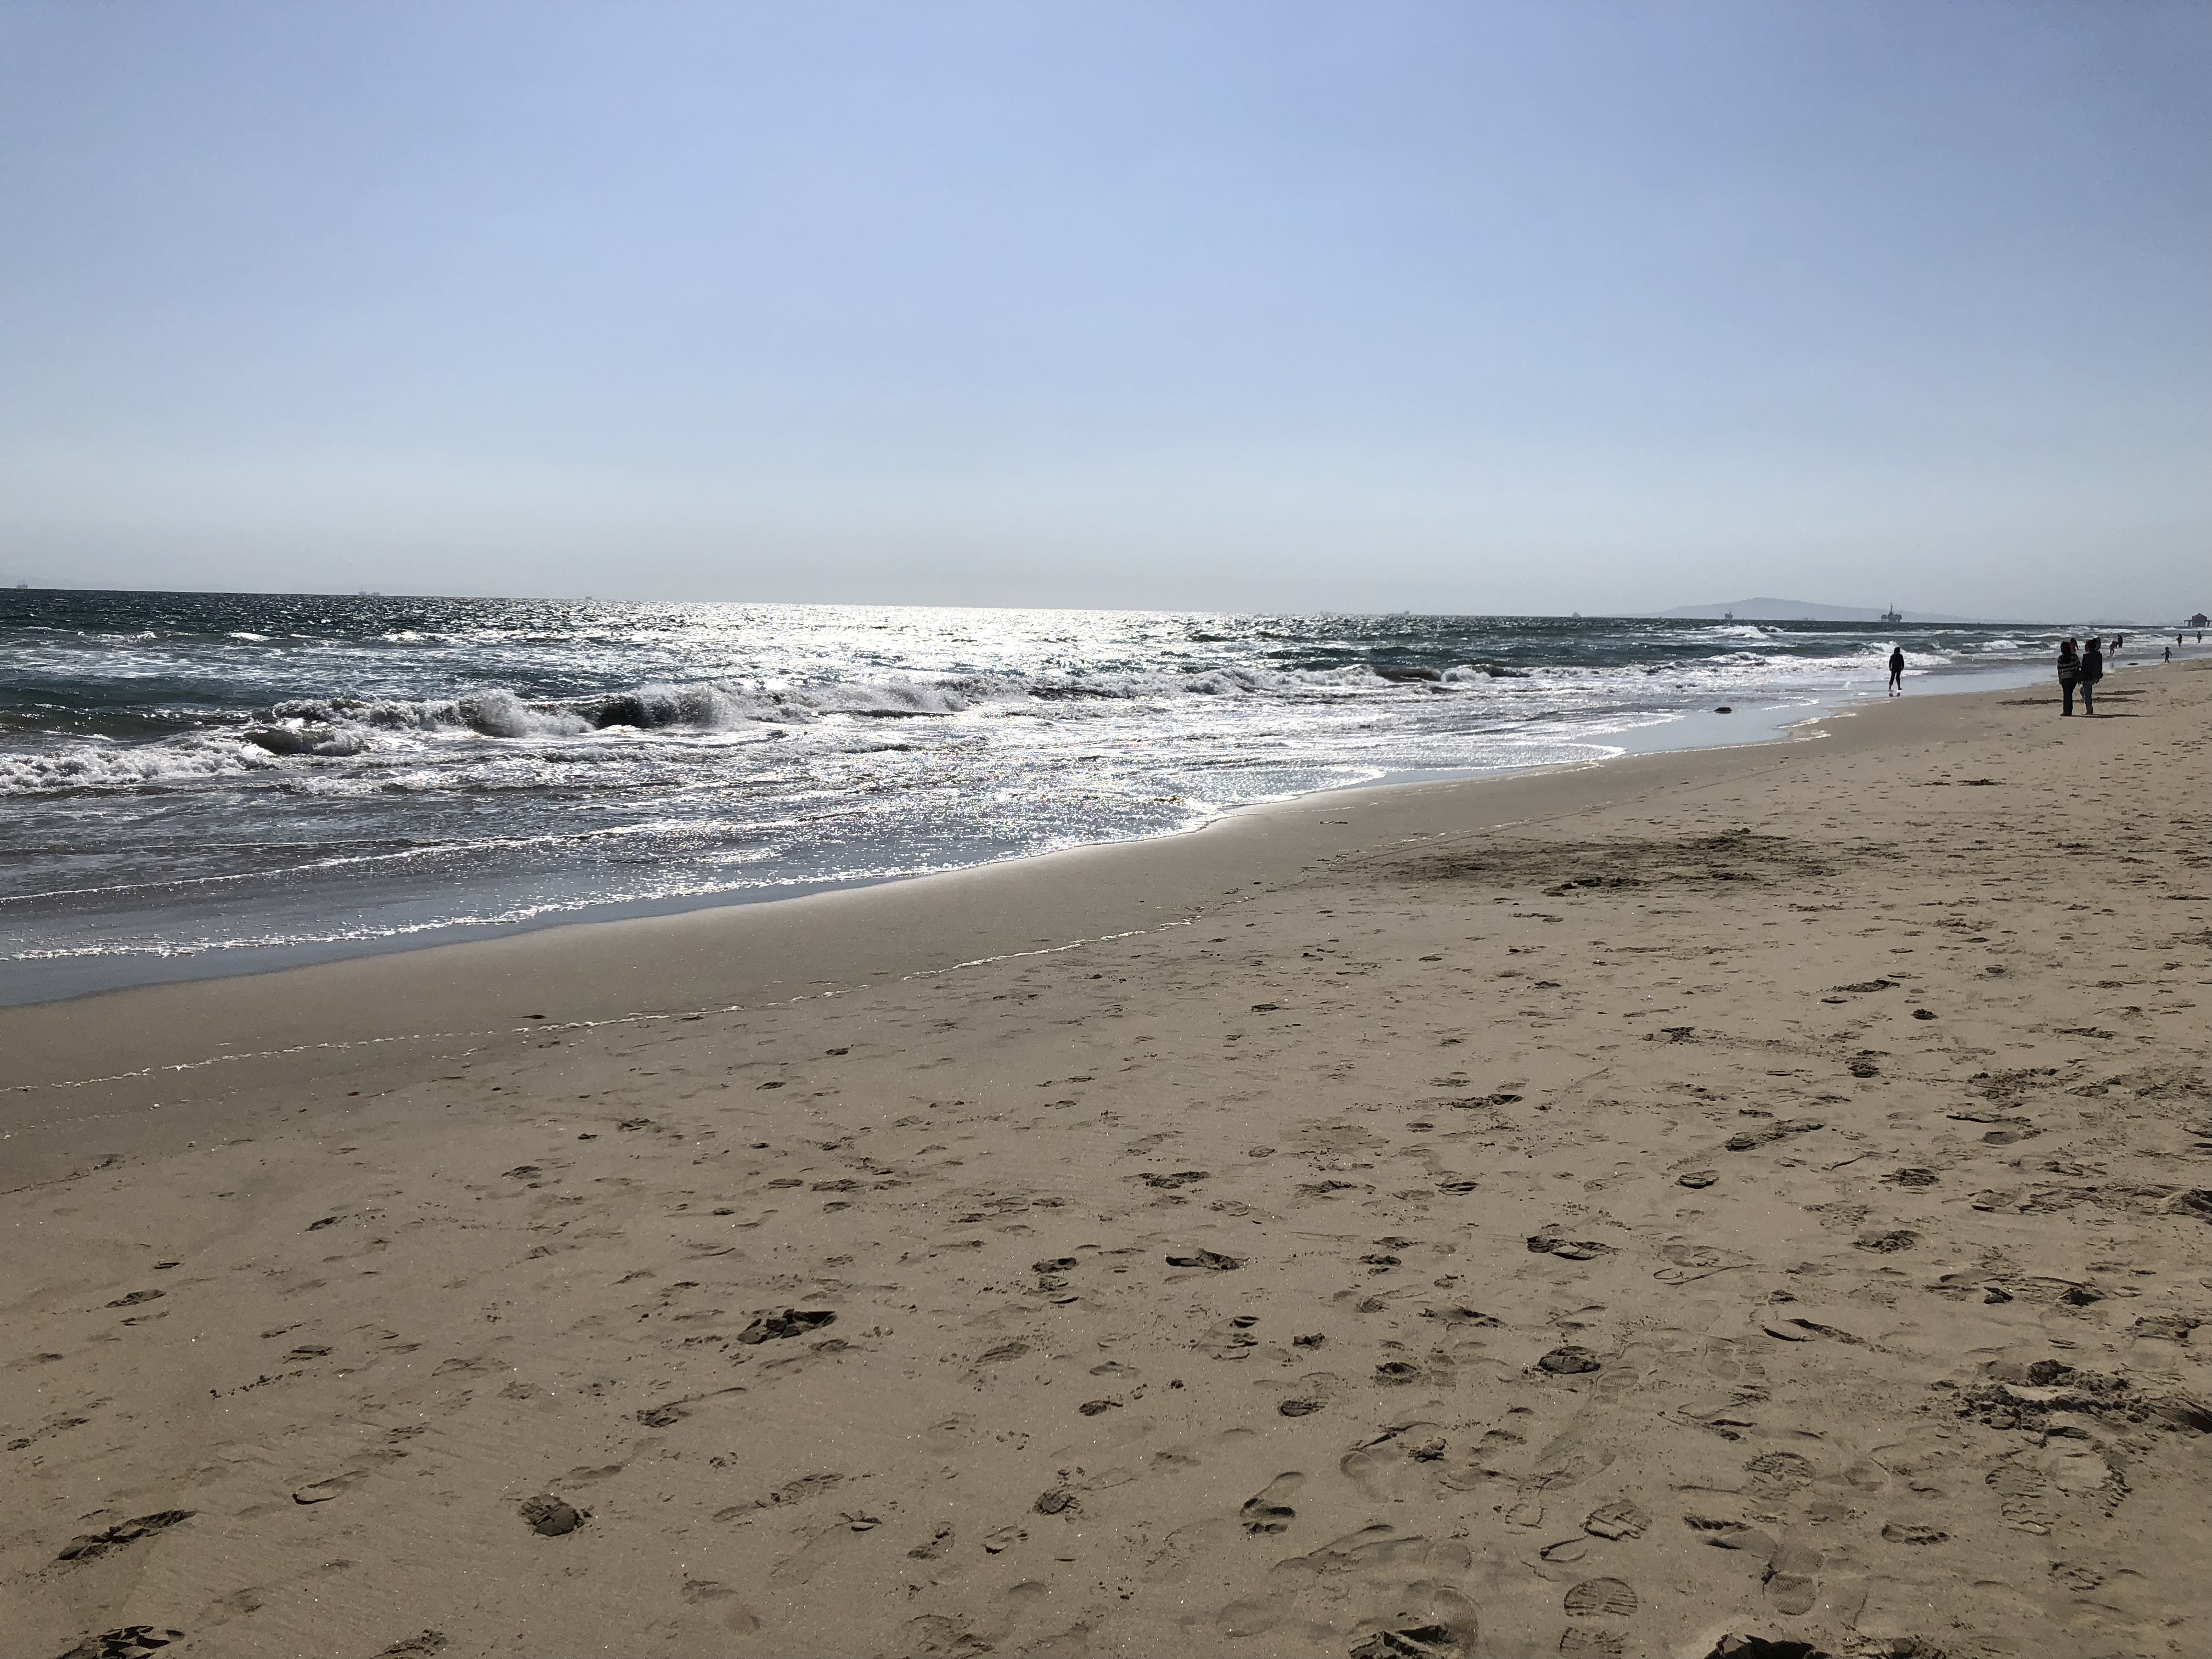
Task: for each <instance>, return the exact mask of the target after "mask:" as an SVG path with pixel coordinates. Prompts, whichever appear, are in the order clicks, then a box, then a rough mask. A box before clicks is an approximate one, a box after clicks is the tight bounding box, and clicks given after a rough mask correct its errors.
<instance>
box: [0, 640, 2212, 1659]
mask: <svg viewBox="0 0 2212 1659" xmlns="http://www.w3.org/2000/svg"><path fill="white" fill-rule="evenodd" d="M2205 667H2206V665H2204V664H2201V663H2191V664H2187V665H2173V666H2172V667H2171V668H2162V667H2159V666H2155V665H2151V666H2145V667H2143V668H2141V669H2130V670H2128V671H2125V672H2124V673H2120V674H2118V675H2116V676H2114V677H2113V678H2112V679H2109V680H2108V681H2107V682H2106V687H2105V689H2104V690H2103V695H2102V696H2100V699H2099V702H2100V709H2101V710H2103V711H2105V712H2102V713H2100V716H2099V717H2098V718H2097V719H2095V720H2084V719H2075V720H2061V719H2059V718H2057V707H2056V693H2055V690H2052V689H2043V688H2039V689H2037V690H2033V691H2002V692H1990V693H1973V694H1968V695H1960V696H1942V697H1907V698H1904V699H1901V700H1898V701H1894V702H1888V703H1880V702H1875V703H1869V704H1866V705H1863V706H1861V707H1859V708H1856V709H1854V710H1853V711H1851V712H1850V713H1847V714H1841V715H1838V716H1835V717H1832V718H1830V719H1828V720H1824V721H1822V722H1820V724H1819V725H1817V726H1813V727H1809V728H1807V729H1806V730H1804V731H1803V732H1801V734H1800V735H1799V736H1798V737H1797V738H1795V739H1793V740H1791V741H1788V742H1784V743H1778V744H1765V745H1759V746H1747V747H1741V748H1735V749H1728V750H1711V751H1705V752H1699V753H1692V754H1659V755H1648V756H1638V757H1626V758H1623V759H1621V760H1619V761H1616V762H1612V763H1606V764H1603V765H1599V766H1595V767H1589V768H1579V769H1571V770H1561V771H1553V772H1547V773H1541V774H1534V775H1528V776H1524V777H1520V778H1515V779H1508V780H1502V781H1468V782H1465V783H1456V784H1438V785H1429V786H1421V787H1406V788H1399V789H1390V790H1370V791H1365V792H1360V793H1345V794H1334V795H1325V796H1318V797H1308V798H1305V799H1300V800H1297V801H1294V802H1291V803H1288V804H1286V805H1280V806H1275V807H1268V808H1264V809H1258V810H1255V811H1248V812H1244V813H1240V814H1237V815H1236V816H1235V817H1232V818H1231V819H1230V820H1229V821H1227V822H1225V823H1222V824H1219V825H1217V826H1215V827H1213V828H1212V829H1207V830H1206V831H1204V832H1202V833H1200V834H1197V835H1194V836H1185V837H1182V838H1179V839H1176V840H1170V841H1164V842H1145V843H1139V844H1131V845H1122V846H1115V847H1106V848H1094V849H1090V850H1086V851H1084V852H1079V853H1072V854H1056V855H1053V856H1050V857H1047V858H1041V859H1033V860H1024V861H1020V862H1017V863H1012V864H1007V865H1003V866H994V867H992V868H989V869H986V870H982V871H977V872H969V873H966V874H962V875H957V876H946V877H937V878H927V879H922V880H917V881H911V882H904V883H898V884H891V885H888V886H884V887H879V888H875V889H868V890H857V891H848V892H841V893H833V894H828V895H823V896H816V897H811V898H807V899H803V900H797V901H793V902H787V903H782V904H775V905H762V906H754V907H746V908H730V909H722V910H710V911H698V912H693V913H690V914H686V915H678V916H672V917H667V918H663V919H659V920H653V921H629V922H620V923H610V924H606V925H604V926H598V927H573V928H566V929H562V930H557V931H555V932H550V933H539V934H534V935H530V936H526V937H523V938H519V939H507V940H502V941H499V942H495V943H486V944H480V945H459V946H453V947H447V948H441V949H439V950H435V951H420V952H414V953H406V954H398V955H390V956H383V957H370V958H366V959H362V960H357V961H352V962H344V963H333V964H330V965H327V966H322V967H315V968H307V969H294V970H289V971H287V972H284V973H282V974H276V975H264V976H258V977H243V978H234V979H228V980H222V981H204V982H200V983H195V984H185V985H173V986H164V987H149V988H145V989H140V990H132V991H124V992H117V993H112V994H104V995H100V996H96V997H90V998H85V999H82V1000H76V1001H72V1002H68V1003H59V1004H48V1005H42V1006H29V1007H23V1008H17V1009H11V1010H7V1011H0V1085H5V1089H4V1092H0V1134H4V1137H5V1138H4V1139H0V1187H4V1188H6V1191H5V1193H4V1197H0V1203H4V1210H0V1225H4V1229H5V1231H4V1237H5V1238H6V1240H7V1241H8V1260H9V1267H10V1272H9V1282H8V1286H7V1289H6V1291H5V1293H4V1307H5V1331H6V1341H5V1345H4V1349H3V1350H0V1441H4V1444H5V1452H4V1457H5V1460H6V1462H5V1464H4V1467H5V1468H6V1470H7V1474H8V1482H7V1489H8V1491H9V1494H10V1498H11V1501H10V1502H9V1504H7V1506H6V1513H5V1518H4V1522H0V1631H5V1632H6V1633H7V1634H6V1639H5V1643H4V1650H5V1653H6V1654H7V1655H8V1656H11V1659H12V1656H23V1659H60V1656H133V1659H135V1656H141V1655H144V1654H149V1653H153V1652H155V1651H159V1652H161V1653H162V1654H164V1655H165V1656H166V1655H176V1656H185V1655H196V1656H210V1659H214V1656H221V1659H263V1656H278V1655H287V1656H328V1659H372V1656H398V1655H431V1654H441V1653H442V1654H446V1655H449V1656H453V1659H461V1656H477V1655H483V1656H492V1655H500V1656H506V1655H518V1656H520V1655H528V1656H538V1659H566V1656H582V1655H593V1654H621V1655H625V1656H635V1655H638V1654H659V1655H666V1656H669V1659H692V1656H710V1655H711V1656H726V1655H738V1656H751V1655H760V1656H769V1655H775V1656H817V1655H819V1656H884V1659H923V1656H972V1655H981V1654H984V1653H993V1654H1000V1655H1010V1656H1011V1655H1021V1656H1036V1659H1046V1656H1050V1659H1077V1656H1101V1659H1103V1656H1131V1659H1158V1656H1167V1655H1172V1654H1188V1653H1203V1654H1209V1655H1213V1654H1219V1655H1251V1656H1277V1655H1283V1656H1305V1655H1312V1656H1357V1659H1382V1656H1399V1659H1407V1656H1436V1659H1443V1656H1460V1659H1469V1656H1478V1655H1479V1656H1486V1659H1492V1656H1494V1659H1509V1656H1522V1655H1532V1656H1533V1655H1539V1654H1552V1653H1563V1654H1567V1655H1579V1656H1615V1655H1618V1656H1624V1659H1641V1656H1648V1659H1705V1656H1707V1655H1708V1654H1711V1653H1713V1652H1714V1651H1716V1650H1717V1648H1718V1649H1719V1650H1723V1651H1726V1650H1728V1648H1727V1644H1728V1642H1729V1640H1730V1639H1732V1638H1753V1640H1752V1641H1751V1642H1750V1644H1749V1645H1747V1646H1745V1647H1743V1648H1742V1649H1741V1652H1742V1653H1744V1654H1746V1655H1748V1656H1752V1659H1757V1656H1760V1655H1790V1656H1805V1655H1810V1654H1827V1655H1832V1656H1836V1659H1845V1656H1863V1655H1864V1656H1871V1655H1882V1656H1914V1659H1936V1656H1949V1659H1969V1656H1972V1659H1983V1656H1989V1659H1996V1656H2054V1659H2055V1656H2080V1659H2128V1656H2151V1655H2157V1656H2166V1655H2173V1656H2190V1655H2201V1654H2203V1653H2206V1652H2212V1588H2208V1585H2207V1583H2206V1580H2205V1577H2204V1573H2203V1563H2204V1562H2205V1560H2206V1559H2212V1516H2208V1507H2207V1504H2206V1503H2205V1498H2204V1493H2205V1491H2206V1489H2207V1488H2206V1482H2207V1479H2208V1476H2212V1386H2208V1380H2207V1379H2206V1378H2205V1376H2203V1370H2202V1367H2203V1358H2204V1349H2205V1346H2206V1344H2203V1343H2199V1342H2197V1341H2196V1340H2194V1338H2193V1336H2192V1332H2193V1331H2194V1330H2195V1329H2197V1328H2200V1322H2212V1263H2208V1246H2212V1190H2208V1189H2212V1171H2208V1170H2207V1168H2206V1164H2205V1159H2206V1158H2207V1157H2208V1156H2212V1081H2208V1076H2207V1072H2208V1060H2207V1053H2206V1048H2207V1039H2206V1033H2207V1031H2208V1030H2212V1018H2208V1013H2207V1008H2208V1006H2212V1004H2208V996H2207V988H2206V987H2208V986H2212V853H2208V849H2212V806H2208V804H2207V803H2208V800H2212V793H2208V791H2212V763H2208V753H2207V745H2206V738H2205V733H2206V731H2207V721H2208V718H2212V673H2208V672H2205V671H2203V670H2204V668H2205ZM2206 1343H2212V1336H2209V1337H2208V1338H2207V1339H2206ZM1762 1642H1763V1643H1766V1644H1771V1645H1765V1646H1762V1645H1759V1644H1760V1643H1762ZM1790 1644H1802V1645H1798V1646H1792V1645H1790Z"/></svg>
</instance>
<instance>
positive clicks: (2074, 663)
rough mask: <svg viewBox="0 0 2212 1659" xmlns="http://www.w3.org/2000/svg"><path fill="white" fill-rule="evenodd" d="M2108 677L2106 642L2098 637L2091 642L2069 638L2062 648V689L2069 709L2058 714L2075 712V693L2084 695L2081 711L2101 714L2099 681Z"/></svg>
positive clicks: (2060, 679) (2059, 687) (2060, 660)
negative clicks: (2098, 706) (2098, 709)
mask: <svg viewBox="0 0 2212 1659" xmlns="http://www.w3.org/2000/svg"><path fill="white" fill-rule="evenodd" d="M2102 678H2105V642H2104V641H2102V640H2100V639H2099V638H2098V637H2097V636H2096V635H2094V634H2092V635H2090V636H2089V643H2088V644H2087V645H2083V644H2082V643H2081V641H2078V640H2075V639H2071V638H2069V639H2068V640H2066V641H2063V643H2062V644H2061V645H2060V646H2059V647H2058V690H2059V694H2060V696H2062V697H2063V699H2064V702H2065V706H2064V707H2063V708H2061V709H2060V710H2059V711H2058V712H2059V713H2060V714H2072V713H2073V712H2074V694H2075V692H2076V691H2079V692H2080V693H2081V712H2082V713H2083V714H2095V713H2096V712H2097V682H2098V681H2099V680H2101V679H2102Z"/></svg>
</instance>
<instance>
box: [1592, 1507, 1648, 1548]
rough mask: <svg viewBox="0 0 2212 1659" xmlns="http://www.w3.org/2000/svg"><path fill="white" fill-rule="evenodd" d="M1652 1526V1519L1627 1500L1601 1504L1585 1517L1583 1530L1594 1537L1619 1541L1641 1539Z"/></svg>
mask: <svg viewBox="0 0 2212 1659" xmlns="http://www.w3.org/2000/svg"><path fill="white" fill-rule="evenodd" d="M1650 1524H1651V1517H1650V1516H1648V1515H1646V1514H1645V1513H1644V1511H1643V1510H1640V1509H1638V1508H1637V1507H1636V1505H1635V1504H1631V1503H1628V1502H1626V1500H1622V1501H1619V1502H1615V1503H1611V1504H1599V1505H1598V1506H1597V1508H1595V1509H1594V1510H1591V1511H1590V1512H1589V1514H1588V1515H1586V1516H1583V1531H1584V1532H1586V1533H1589V1534H1591V1535H1592V1536H1593V1537H1596V1538H1607V1539H1612V1540H1614V1541H1620V1540H1622V1539H1628V1538H1641V1537H1643V1536H1644V1530H1645V1528H1648V1527H1650Z"/></svg>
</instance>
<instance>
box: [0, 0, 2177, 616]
mask: <svg viewBox="0 0 2212 1659" xmlns="http://www.w3.org/2000/svg"><path fill="white" fill-rule="evenodd" d="M2208 76H2212V8H2208V7H2206V6H2204V5H2203V4H2201V3H2197V0H2188V3H2178V0H2136V3H2130V4H2127V5H2096V6H2084V5H2080V4H2077V3H2073V0H2063V3H2062V0H2002V3H1982V0H1952V3H1947V4H1944V5H1942V6H1927V5H1925V4H1923V3H1918V0H1866V3H1854V4H1850V5H1821V6H1816V5H1806V4H1802V3H1799V0H1770V3H1754V0H1727V3H1718V0H1676V3H1669V4H1666V5H1652V6H1623V5H1619V4H1615V3H1597V0H1528V3H1513V0H1496V3H1486V4H1482V5H1467V4H1462V3H1447V0H1391V3H1386V4H1382V5H1361V6H1346V5H1343V4H1341V3H1334V0H1332V3H1327V4H1323V3H1310V0H1172V3H1169V0H1152V3H1148V0H1114V3H1110V4H1109V3H1103V0H1072V3H1066V4H1053V5H1026V4H1017V3H1012V0H1001V3H963V0H947V3H944V4H936V5H929V6H914V5H910V4H891V3H850V0H821V3H814V4H807V5H803V6H790V5H769V4H765V3H762V4H747V3H740V0H657V3H653V4H650V5H642V6H641V5H635V4H627V3H617V0H597V3H576V0H465V3H459V4H456V3H453V0H316V3H313V4H311V5H301V4H294V3H284V0H193V3H191V4H188V5H163V4H146V3H109V4H87V3H84V0H11V3H9V4H8V5H6V6H5V7H0V199H4V201H5V202H6V204H7V210H6V212H7V226H8V228H7V232H6V234H5V235H4V236H0V580H4V581H8V582H14V581H16V580H29V581H33V582H36V583H40V584H55V585H86V586H92V585H98V586H144V587H196V588H245V589H261V590H271V589H276V590H301V589H309V590H315V589H319V590H325V591H328V590H333V589H335V590H340V591H345V590H350V589H353V588H356V587H367V588H376V589H383V590H386V591H393V592H463V593H467V592H473V593H514V594H546V595H575V596H580V595H584V594H594V595H597V596H599V597H602V598H643V599H757V600H778V599H807V600H830V601H854V602H861V601H865V602H879V603H896V602H915V603H942V604H978V605H1092V606H1150V607H1203V608H1216V609H1236V610H1270V611H1304V610H1350V611H1399V610H1406V611H1421V612H1454V613H1468V612H1477V613H1500V612H1507V613H1511V612H1529V611H1555V612H1565V611H1585V612H1590V613H1593V614H1595V613H1600V612H1606V613H1620V612H1624V611H1652V610H1656V609H1657V608H1659V607H1662V606H1665V605H1671V604H1676V603H1679V602H1680V600H1681V599H1682V598H1683V596H1684V595H1685V594H1696V593H1714V592H1719V593H1726V592H1784V593H1789V592H1813V593H1822V594H1827V595H1831V596H1833V597H1835V598H1838V599H1866V600H1868V601H1869V602H1870V603H1871V604H1873V605H1875V607H1876V608H1877V611H1878V608H1879V607H1880V606H1881V605H1885V604H1887V603H1890V602H1891V601H1895V602H1896V603H1897V604H1899V605H1900V606H1901V607H1911V606H1919V607H1924V608H1927V609H1929V610H1939V611H1945V612H1950V613H1955V614H1959V615H1964V616H1997V617H2008V616H2016V615H2020V614H2021V613H2025V614H2027V615H2030V616H2036V617H2090V616H2126V615H2140V616H2145V617H2166V616H2178V615H2180V614H2185V613H2186V612H2187V611H2192V610H2197V609H2199V608H2202V607H2204V606H2207V605H2212V591H2208V590H2212V558H2208V557H2207V554H2208V551H2212V491H2208V489H2207V483H2206V481H2207V479H2208V477H2212V465H2208V463H2212V308H2208V307H2206V306H2205V304H2204V303H2203V282H2204V273H2205V271H2206V270H2208V269H2212V169H2208V168H2207V167H2206V166H2205V165H2204V158H2205V157H2206V155H2208V154H2212V99H2208V98H2207V97H2206V95H2205V88H2206V86H2207V84H2208Z"/></svg>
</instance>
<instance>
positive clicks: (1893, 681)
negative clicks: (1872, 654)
mask: <svg viewBox="0 0 2212 1659" xmlns="http://www.w3.org/2000/svg"><path fill="white" fill-rule="evenodd" d="M1904 691H1905V647H1902V646H1899V647H1897V648H1896V649H1895V650H1893V651H1892V652H1891V653H1889V695H1890V696H1893V697H1894V696H1902V695H1903V693H1904Z"/></svg>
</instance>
